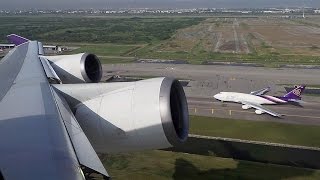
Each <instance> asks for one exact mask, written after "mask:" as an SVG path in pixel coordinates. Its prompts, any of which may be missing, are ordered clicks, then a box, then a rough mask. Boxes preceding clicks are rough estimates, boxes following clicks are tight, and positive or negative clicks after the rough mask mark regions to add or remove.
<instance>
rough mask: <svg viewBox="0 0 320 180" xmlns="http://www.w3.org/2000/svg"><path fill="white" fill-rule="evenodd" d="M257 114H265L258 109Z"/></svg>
mask: <svg viewBox="0 0 320 180" xmlns="http://www.w3.org/2000/svg"><path fill="white" fill-rule="evenodd" d="M255 113H256V114H258V115H261V114H263V113H264V112H262V111H261V110H258V109H257V110H255Z"/></svg>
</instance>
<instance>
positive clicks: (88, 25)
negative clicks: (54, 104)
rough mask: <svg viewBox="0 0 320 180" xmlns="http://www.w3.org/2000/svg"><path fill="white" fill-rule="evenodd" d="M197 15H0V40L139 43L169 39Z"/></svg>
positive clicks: (197, 19) (193, 23) (196, 20)
mask: <svg viewBox="0 0 320 180" xmlns="http://www.w3.org/2000/svg"><path fill="white" fill-rule="evenodd" d="M202 20H203V18H197V17H188V18H183V17H167V18H161V17H158V18H152V17H145V18H140V17H122V18H120V17H110V18H99V17H97V18H94V17H81V16H52V17H47V16H25V17H21V16H10V17H8V16H0V42H4V41H5V37H6V35H8V34H11V33H17V34H20V35H22V36H25V37H27V38H29V39H37V40H41V41H44V42H65V43H68V42H82V43H118V44H119V43H121V44H141V43H152V42H158V41H161V40H165V39H169V38H170V37H171V36H172V35H173V34H174V33H175V32H176V30H177V29H180V28H185V27H188V26H191V25H195V24H198V23H199V22H200V21H202Z"/></svg>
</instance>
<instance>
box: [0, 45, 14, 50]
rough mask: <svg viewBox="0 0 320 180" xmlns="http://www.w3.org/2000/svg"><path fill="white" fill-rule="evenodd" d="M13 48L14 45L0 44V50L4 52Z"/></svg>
mask: <svg viewBox="0 0 320 180" xmlns="http://www.w3.org/2000/svg"><path fill="white" fill-rule="evenodd" d="M14 47H15V45H14V44H0V49H1V50H4V49H13V48H14Z"/></svg>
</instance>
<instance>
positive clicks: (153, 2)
mask: <svg viewBox="0 0 320 180" xmlns="http://www.w3.org/2000/svg"><path fill="white" fill-rule="evenodd" d="M1 1H5V3H1ZM303 4H305V6H307V7H315V8H320V0H0V9H27V8H47V9H55V8H59V9H61V8H62V9H70V8H71V9H76V8H263V7H302V6H303Z"/></svg>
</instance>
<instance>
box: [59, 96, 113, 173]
mask: <svg viewBox="0 0 320 180" xmlns="http://www.w3.org/2000/svg"><path fill="white" fill-rule="evenodd" d="M53 94H54V97H55V99H56V103H57V106H58V107H59V111H60V114H61V116H62V119H63V121H64V123H65V126H66V129H67V131H68V134H69V137H70V139H71V142H72V144H73V147H74V150H75V153H76V155H77V157H78V160H79V163H80V164H81V165H82V167H81V169H82V170H83V171H84V175H85V176H87V177H90V175H91V174H92V173H93V174H97V175H101V176H102V178H103V179H109V175H108V173H107V171H106V170H105V168H104V166H103V164H102V163H101V161H100V159H99V157H98V155H97V153H96V152H95V151H94V149H93V147H92V145H91V143H90V142H89V140H88V138H87V136H86V135H85V134H84V132H83V130H82V128H81V127H80V125H79V124H78V122H77V120H76V118H75V117H74V115H73V113H72V111H71V109H70V108H69V105H68V104H67V102H66V101H65V99H64V98H63V97H62V96H61V95H59V94H58V93H57V92H56V91H55V90H53Z"/></svg>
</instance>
